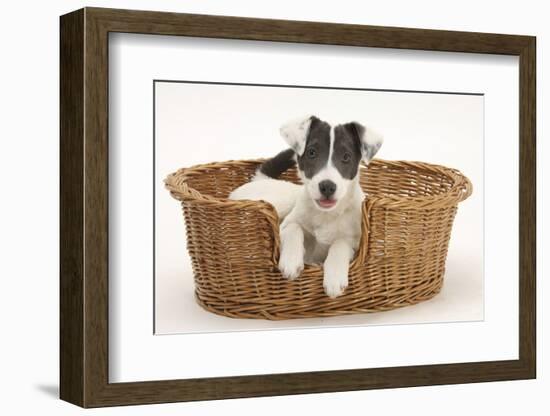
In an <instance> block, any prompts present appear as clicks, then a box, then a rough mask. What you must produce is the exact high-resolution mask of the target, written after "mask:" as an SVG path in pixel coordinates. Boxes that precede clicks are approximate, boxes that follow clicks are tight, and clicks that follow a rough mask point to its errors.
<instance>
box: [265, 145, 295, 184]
mask: <svg viewBox="0 0 550 416" xmlns="http://www.w3.org/2000/svg"><path fill="white" fill-rule="evenodd" d="M295 154H296V153H295V152H294V150H293V149H286V150H283V151H282V152H280V153H279V154H278V155H277V156H275V157H273V158H271V159H269V160H267V161H265V162H264V163H263V164H262V166H260V172H261V173H263V174H264V175H266V176H269V177H270V178H273V179H277V178H278V177H279V176H281V174H282V173H283V172H285V171H286V170H288V169H290V168H291V167H292V166H294V165H295V164H296V160H295V159H294V155H295Z"/></svg>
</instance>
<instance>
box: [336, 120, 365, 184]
mask: <svg viewBox="0 0 550 416" xmlns="http://www.w3.org/2000/svg"><path fill="white" fill-rule="evenodd" d="M360 129H363V130H364V127H363V126H361V125H360V124H358V123H347V124H344V125H340V126H336V127H335V128H334V149H333V151H332V164H333V165H334V167H335V168H336V169H338V172H340V174H341V175H342V177H343V178H345V179H353V178H355V175H357V170H358V167H359V163H360V162H361V155H362V154H361V137H360V134H362V132H361V130H360Z"/></svg>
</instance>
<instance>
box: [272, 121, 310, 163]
mask: <svg viewBox="0 0 550 416" xmlns="http://www.w3.org/2000/svg"><path fill="white" fill-rule="evenodd" d="M310 124H311V116H307V117H300V118H298V119H295V120H292V121H289V122H288V123H286V124H284V125H283V126H282V127H281V129H280V130H279V132H280V133H281V136H283V138H284V139H285V140H286V142H287V143H288V145H289V146H290V147H291V148H292V149H294V151H295V152H296V154H298V155H300V156H301V155H302V154H303V153H304V150H305V146H306V138H307V132H308V130H309V126H310Z"/></svg>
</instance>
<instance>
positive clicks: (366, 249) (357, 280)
mask: <svg viewBox="0 0 550 416" xmlns="http://www.w3.org/2000/svg"><path fill="white" fill-rule="evenodd" d="M261 162H262V161H261V160H246V161H229V162H223V163H210V164H206V165H199V166H194V167H191V168H185V169H180V170H178V171H177V172H175V173H172V174H171V175H169V176H168V177H167V178H166V179H165V184H166V187H167V189H168V190H169V191H170V193H171V195H172V196H173V197H174V198H175V199H177V200H178V201H181V204H182V207H183V215H184V218H185V225H186V230H187V249H188V251H189V255H190V257H191V261H192V267H193V273H194V277H195V288H196V290H195V294H196V299H197V301H198V303H199V304H200V305H201V306H202V307H203V308H205V309H207V310H209V311H211V312H214V313H216V314H219V315H225V316H229V317H232V318H260V319H272V320H277V319H291V318H310V317H319V316H333V315H345V314H353V313H367V312H379V311H387V310H390V309H395V308H399V307H402V306H407V305H412V304H415V303H418V302H421V301H423V300H427V299H430V298H432V297H433V296H434V295H436V294H437V293H438V292H439V291H440V289H441V286H442V284H443V276H444V274H445V260H446V256H447V248H448V245H449V238H450V235H451V228H452V225H453V220H454V217H455V214H456V210H457V205H458V203H459V202H461V201H463V200H465V199H466V198H468V196H470V194H471V193H472V185H471V183H470V181H469V180H468V179H467V178H466V177H465V176H464V175H462V174H461V173H460V172H459V171H457V170H455V169H450V168H446V167H443V166H437V165H432V164H428V163H421V162H403V161H384V160H373V161H372V162H371V163H370V164H369V165H368V167H366V166H361V169H360V183H361V187H362V188H363V190H364V191H365V193H366V194H367V197H366V198H365V201H364V202H363V209H362V236H361V242H360V245H359V249H358V251H357V253H356V256H355V258H354V259H353V261H352V263H351V264H350V268H349V285H348V287H347V289H346V290H345V292H344V294H343V295H342V296H340V297H338V298H336V299H330V298H329V297H328V296H327V295H326V294H325V292H324V290H323V270H322V268H321V267H317V266H308V265H306V267H305V269H304V271H303V272H302V274H301V275H300V276H299V277H298V278H297V279H296V280H294V281H288V280H286V279H284V278H283V277H282V276H281V273H280V272H279V270H278V267H277V263H278V259H279V249H280V245H279V243H280V242H279V218H278V216H277V213H276V212H275V209H274V208H273V206H272V205H270V204H269V203H267V202H264V201H232V200H228V199H227V196H228V195H229V193H230V192H231V191H232V190H234V189H235V188H237V187H238V186H240V185H242V184H244V183H246V182H248V181H249V180H250V179H251V177H252V176H253V175H254V173H255V171H256V169H257V168H258V166H259V165H260V164H261ZM281 179H286V180H290V181H293V182H298V179H297V175H296V171H295V169H291V170H289V171H287V172H285V173H284V174H283V176H282V177H281Z"/></svg>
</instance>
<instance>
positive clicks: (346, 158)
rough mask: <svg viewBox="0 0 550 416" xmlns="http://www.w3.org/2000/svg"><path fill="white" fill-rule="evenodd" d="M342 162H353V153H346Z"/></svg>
mask: <svg viewBox="0 0 550 416" xmlns="http://www.w3.org/2000/svg"><path fill="white" fill-rule="evenodd" d="M342 162H344V163H349V162H351V154H349V153H344V156H343V157H342Z"/></svg>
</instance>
